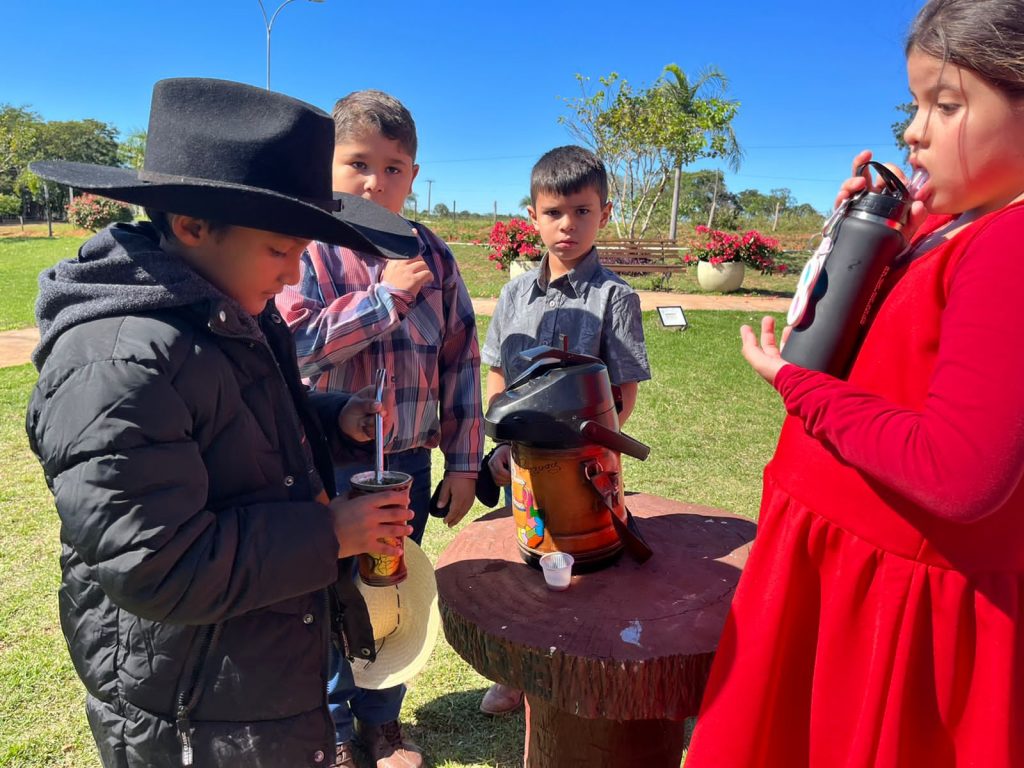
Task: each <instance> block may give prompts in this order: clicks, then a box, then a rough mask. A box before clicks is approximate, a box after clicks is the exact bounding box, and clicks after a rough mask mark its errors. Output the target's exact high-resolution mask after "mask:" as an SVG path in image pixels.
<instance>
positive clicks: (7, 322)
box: [0, 235, 85, 331]
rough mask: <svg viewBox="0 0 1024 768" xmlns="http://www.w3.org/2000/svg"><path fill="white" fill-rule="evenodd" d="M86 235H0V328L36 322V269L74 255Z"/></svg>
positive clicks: (10, 328)
mask: <svg viewBox="0 0 1024 768" xmlns="http://www.w3.org/2000/svg"><path fill="white" fill-rule="evenodd" d="M84 239H85V238H82V237H75V236H67V235H62V236H60V237H54V238H53V239H52V240H50V239H47V238H46V237H38V236H30V237H17V236H9V237H0V285H2V286H3V290H4V298H3V301H2V302H0V331H10V330H12V329H15V328H27V327H29V326H32V325H35V320H34V319H33V315H32V310H33V307H34V306H35V301H36V292H37V287H38V283H37V280H38V277H39V273H40V272H42V271H43V270H44V269H45V268H46V267H49V266H52V265H53V264H55V263H57V262H58V261H60V260H61V259H65V258H68V257H71V256H74V255H75V253H76V252H77V251H78V247H79V246H80V245H81V244H82V243H83V242H84Z"/></svg>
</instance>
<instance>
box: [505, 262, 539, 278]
mask: <svg viewBox="0 0 1024 768" xmlns="http://www.w3.org/2000/svg"><path fill="white" fill-rule="evenodd" d="M539 266H540V259H537V260H536V261H527V260H526V259H516V260H515V261H513V262H512V263H511V264H509V265H508V279H509V280H511V279H512V278H513V277H519V275H521V274H523V273H524V272H529V271H530V270H531V269H536V268H537V267H539Z"/></svg>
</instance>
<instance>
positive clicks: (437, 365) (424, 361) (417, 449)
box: [277, 91, 483, 768]
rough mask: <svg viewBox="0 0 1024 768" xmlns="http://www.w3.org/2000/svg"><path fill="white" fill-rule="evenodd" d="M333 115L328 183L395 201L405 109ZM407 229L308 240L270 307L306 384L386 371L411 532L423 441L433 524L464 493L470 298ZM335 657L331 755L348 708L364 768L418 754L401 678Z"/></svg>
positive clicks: (479, 429) (453, 267)
mask: <svg viewBox="0 0 1024 768" xmlns="http://www.w3.org/2000/svg"><path fill="white" fill-rule="evenodd" d="M334 123H335V150H334V189H335V190H336V191H341V192H349V193H351V194H356V195H361V196H362V197H364V198H366V199H368V200H372V201H373V202H375V203H377V204H379V205H382V206H383V207H385V208H387V209H389V210H391V211H393V212H395V213H399V212H400V211H401V210H402V207H403V205H404V203H405V199H406V197H407V196H408V195H409V193H410V192H411V190H412V182H413V179H415V178H416V173H417V171H418V170H419V166H417V165H416V163H415V158H416V125H415V123H414V122H413V119H412V116H411V115H410V114H409V112H408V110H407V109H406V108H405V107H404V106H403V105H402V104H401V103H400V102H399V101H397V100H396V99H394V98H393V97H391V96H389V95H388V94H385V93H382V92H380V91H358V92H356V93H352V94H349V95H348V96H346V97H345V98H343V99H341V100H340V101H339V102H338V103H337V104H336V105H335V108H334ZM416 227H417V230H418V235H419V238H420V241H421V244H422V251H421V255H420V257H418V258H416V259H411V260H409V261H402V262H398V261H386V260H384V259H381V258H378V257H376V256H371V255H368V254H364V253H359V252H357V251H353V250H351V249H349V248H340V247H337V246H333V245H328V244H325V243H311V244H310V246H309V248H308V250H307V252H306V253H305V254H303V258H302V276H301V278H300V280H299V282H298V284H296V285H294V286H291V287H289V288H285V290H284V292H283V293H281V294H280V295H279V296H278V299H277V306H278V309H279V310H280V312H281V314H282V315H283V316H284V318H285V320H286V321H287V322H288V325H289V327H290V328H291V329H292V331H293V333H294V336H295V345H296V351H297V355H298V360H299V369H300V371H301V373H302V375H303V376H304V377H307V378H308V379H309V382H310V384H311V385H312V386H313V388H314V389H316V390H320V391H330V392H332V391H356V390H358V389H361V388H362V386H366V385H368V384H371V383H373V374H374V371H375V370H376V369H377V368H386V369H387V371H388V374H389V377H390V380H391V383H390V384H389V386H390V387H392V388H393V391H394V395H395V400H396V419H397V422H398V432H397V434H396V435H395V436H394V438H393V440H392V441H391V442H390V443H389V444H388V446H387V451H388V453H387V457H386V464H387V466H388V468H389V469H392V470H399V471H402V472H407V473H408V474H410V475H412V477H413V486H412V491H411V494H410V504H409V506H410V508H411V509H412V510H413V512H414V513H415V517H414V519H413V521H412V526H413V534H412V536H411V538H412V539H413V540H414V541H416V542H417V543H419V541H420V539H421V537H422V536H423V529H424V527H425V526H426V521H427V515H428V507H429V504H430V495H431V494H430V451H431V449H432V448H435V447H438V446H440V448H441V450H442V452H443V453H444V456H445V473H444V480H443V481H442V483H441V486H440V489H439V497H438V500H437V505H438V507H441V508H445V507H447V508H448V514H447V516H446V517H445V522H446V523H447V524H448V525H449V526H452V525H455V524H456V523H458V522H459V520H461V519H462V517H463V516H464V515H465V514H466V512H467V511H468V510H469V508H470V506H471V505H472V503H473V497H474V492H475V486H476V476H477V472H478V470H479V468H480V462H481V458H482V454H483V420H482V407H481V400H480V350H479V346H478V343H477V336H476V319H475V316H474V314H473V305H472V303H471V301H470V298H469V294H468V292H467V290H466V286H465V284H464V283H463V282H462V277H461V275H460V274H459V269H458V265H457V264H456V262H455V257H454V256H453V255H452V252H451V250H450V249H449V248H448V246H447V245H445V243H444V242H443V241H442V240H441V239H440V238H438V237H437V236H436V235H435V234H434V233H433V232H431V231H430V230H429V229H427V228H426V227H424V226H422V225H416ZM357 382H361V383H362V384H360V385H359V386H356V384H357ZM371 468H372V467H368V466H365V465H353V464H350V465H346V466H342V467H338V468H336V479H337V483H338V489H339V492H344V491H345V490H346V489H347V488H348V481H349V478H350V477H351V476H352V475H353V474H355V473H356V472H359V471H363V470H365V469H371ZM338 661H339V666H340V669H339V670H338V671H339V675H336V676H335V677H334V678H332V680H331V681H330V684H329V686H328V689H329V699H330V705H331V711H332V713H333V714H334V719H335V725H336V731H337V742H338V764H339V765H346V764H347V763H346V762H345V761H346V759H350V756H349V755H350V749H349V742H350V741H352V739H353V738H354V733H353V727H352V718H353V716H354V717H355V718H356V719H357V720H358V723H359V730H360V738H361V740H362V741H363V742H364V743H365V745H366V747H367V751H368V752H369V753H370V755H371V756H372V758H373V759H374V760H376V761H377V766H378V768H389V767H391V766H402V768H404V767H405V766H418V765H421V764H422V756H421V755H420V754H419V751H418V749H417V748H416V747H415V745H413V744H411V743H410V742H407V741H405V740H404V739H403V737H402V735H401V730H400V727H399V725H398V715H399V711H400V709H401V704H402V699H403V697H404V695H405V687H404V686H397V687H396V688H391V689H387V690H384V691H369V690H362V689H356V688H355V686H354V683H352V678H351V671H350V670H349V669H348V664H347V662H345V661H344V659H343V658H341V657H340V656H339V658H338ZM352 765H354V763H352Z"/></svg>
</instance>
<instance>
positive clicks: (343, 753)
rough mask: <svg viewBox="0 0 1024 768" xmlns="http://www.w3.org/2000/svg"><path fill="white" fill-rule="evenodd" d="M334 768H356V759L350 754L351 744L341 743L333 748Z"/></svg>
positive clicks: (348, 742)
mask: <svg viewBox="0 0 1024 768" xmlns="http://www.w3.org/2000/svg"><path fill="white" fill-rule="evenodd" d="M332 765H333V766H334V768H357V766H356V757H355V755H354V754H353V753H352V742H351V741H343V742H341V743H340V744H336V745H335V747H334V763H332Z"/></svg>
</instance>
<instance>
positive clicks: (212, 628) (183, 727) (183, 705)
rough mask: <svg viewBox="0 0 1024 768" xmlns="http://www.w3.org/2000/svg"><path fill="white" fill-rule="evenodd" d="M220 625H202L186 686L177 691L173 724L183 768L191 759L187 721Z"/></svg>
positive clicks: (189, 729)
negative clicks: (175, 727) (200, 637)
mask: <svg viewBox="0 0 1024 768" xmlns="http://www.w3.org/2000/svg"><path fill="white" fill-rule="evenodd" d="M221 627H222V625H221V624H208V625H206V626H205V627H203V629H202V632H203V636H202V639H201V640H200V641H199V651H198V653H197V654H196V656H195V660H194V662H193V664H192V669H191V670H190V674H189V675H187V676H186V677H187V678H190V679H189V680H188V682H187V686H186V687H183V688H182V689H181V691H180V692H179V693H178V702H177V711H176V716H177V719H176V720H175V724H176V726H177V729H178V742H179V743H180V744H181V764H182V765H183V766H184V767H185V768H189V766H191V765H192V761H193V749H192V724H191V722H190V721H189V716H190V715H191V714H192V710H193V709H195V707H196V704H198V703H199V697H200V695H201V694H202V691H203V687H202V686H201V685H199V678H200V675H201V674H202V671H203V667H204V666H206V659H207V657H208V656H209V654H210V651H211V650H213V646H214V644H215V642H216V640H217V639H218V638H219V637H220V630H221Z"/></svg>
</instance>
